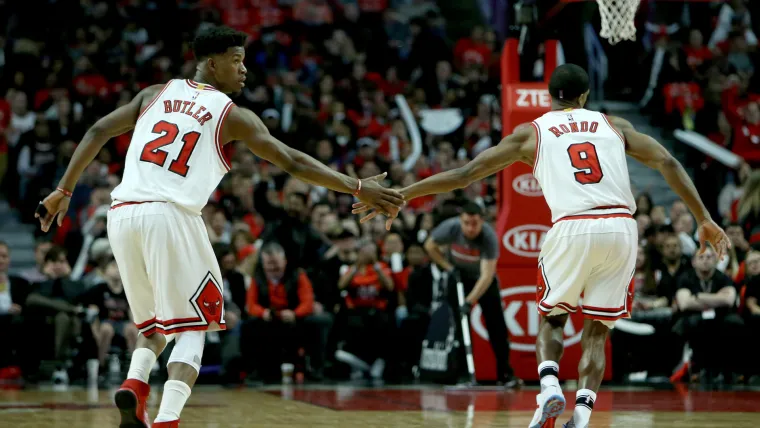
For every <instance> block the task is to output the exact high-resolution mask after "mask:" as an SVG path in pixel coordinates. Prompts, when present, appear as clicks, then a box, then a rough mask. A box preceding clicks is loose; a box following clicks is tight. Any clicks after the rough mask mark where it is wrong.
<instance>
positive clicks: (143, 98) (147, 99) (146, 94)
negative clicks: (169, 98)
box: [134, 83, 168, 111]
mask: <svg viewBox="0 0 760 428" xmlns="http://www.w3.org/2000/svg"><path fill="white" fill-rule="evenodd" d="M166 85H168V83H159V84H157V85H150V86H148V87H147V88H145V89H143V90H142V91H140V92H138V93H137V95H135V98H134V101H136V102H138V103H139V104H140V111H142V110H143V109H145V108H146V107H148V105H150V103H151V102H152V101H153V99H154V98H156V96H158V94H159V93H160V92H161V91H162V90H163V89H164V87H166Z"/></svg>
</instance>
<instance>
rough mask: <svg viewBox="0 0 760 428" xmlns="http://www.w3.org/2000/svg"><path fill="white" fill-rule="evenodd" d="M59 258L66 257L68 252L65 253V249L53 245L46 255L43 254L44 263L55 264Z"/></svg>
mask: <svg viewBox="0 0 760 428" xmlns="http://www.w3.org/2000/svg"><path fill="white" fill-rule="evenodd" d="M61 256H63V257H66V256H68V252H67V251H66V249H65V248H63V247H61V246H58V245H55V246H53V247H52V248H51V249H50V250H49V251H48V252H47V253H45V263H48V262H57V261H58V259H60V258H61Z"/></svg>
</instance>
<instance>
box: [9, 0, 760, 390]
mask: <svg viewBox="0 0 760 428" xmlns="http://www.w3.org/2000/svg"><path fill="white" fill-rule="evenodd" d="M35 5H36V2H34V1H29V2H10V3H8V4H5V5H4V6H2V7H4V8H5V10H4V12H7V13H5V14H4V16H6V17H8V19H7V23H6V24H7V25H6V26H5V29H4V30H5V31H4V34H3V36H0V82H2V84H0V87H2V88H6V89H5V93H4V94H3V95H4V97H3V99H2V100H0V182H1V183H2V190H3V193H4V197H5V198H6V199H7V200H8V201H9V202H10V203H11V204H12V205H13V206H14V207H16V208H17V209H18V211H19V212H20V214H21V217H22V220H23V221H26V222H33V210H34V208H35V206H36V204H37V201H38V200H39V198H40V197H41V196H44V195H45V194H47V192H49V190H50V189H51V188H52V187H53V186H54V184H55V183H57V181H58V179H59V178H60V177H61V175H62V174H63V171H64V169H65V167H66V165H67V163H68V161H69V160H70V159H71V156H72V153H73V151H74V149H75V147H76V142H77V141H78V140H79V139H80V138H81V136H82V135H83V133H84V131H85V130H86V129H87V127H88V126H90V125H91V124H92V123H94V121H95V120H97V119H98V118H99V117H101V116H103V115H105V114H106V113H108V112H109V111H111V110H112V109H113V108H115V107H118V106H120V105H123V104H124V103H126V102H128V101H129V100H130V99H131V98H132V96H134V94H136V93H137V91H139V90H140V89H141V88H143V87H145V86H147V85H149V84H153V83H157V82H163V81H166V80H169V79H171V78H175V77H178V76H179V77H186V78H192V76H193V74H194V60H193V57H192V53H191V52H190V49H189V46H190V41H191V40H192V38H193V36H194V34H195V33H196V32H197V31H198V30H199V29H202V28H205V27H207V26H209V25H217V24H226V25H230V26H232V27H234V28H237V29H239V30H241V31H245V32H247V33H249V34H251V39H250V43H249V44H248V45H247V46H246V57H247V59H246V64H247V66H248V69H249V76H248V81H247V82H246V88H245V89H244V91H243V92H242V93H241V94H239V95H238V96H236V97H235V102H236V103H237V104H238V105H241V106H244V107H248V108H250V109H252V110H253V111H255V112H256V113H257V114H259V115H260V116H261V117H262V119H263V120H264V123H265V124H266V125H267V127H268V128H269V129H270V131H271V132H272V134H274V135H275V136H276V137H278V138H279V139H281V140H282V141H284V142H286V143H287V144H289V145H291V146H293V147H296V148H298V149H301V150H304V151H306V152H308V153H310V154H312V155H313V156H314V157H315V158H317V159H319V160H321V161H322V162H324V163H325V164H327V165H330V166H332V167H333V168H336V169H338V170H340V171H343V172H345V173H347V174H350V175H353V176H357V177H369V176H374V175H376V174H378V173H380V172H383V171H388V173H389V175H388V179H387V184H388V185H390V186H405V185H408V184H409V183H411V182H414V181H416V180H419V179H422V178H425V177H427V176H430V175H431V174H435V173H437V172H440V171H444V170H447V169H450V168H453V167H456V166H459V165H462V164H463V163H464V162H467V160H468V159H470V158H472V157H473V156H474V155H476V154H477V153H478V152H480V151H482V150H483V149H484V148H487V147H488V146H489V145H491V144H492V142H494V141H498V138H499V137H500V135H501V125H500V121H499V117H500V113H499V111H498V106H496V105H495V103H494V102H493V100H494V99H495V98H498V96H495V95H496V94H498V64H499V58H498V56H499V51H498V43H497V39H496V35H495V33H494V32H493V31H490V30H487V29H484V28H480V27H475V28H473V30H472V34H471V35H470V36H468V37H464V38H462V39H460V40H458V41H456V43H453V42H452V41H451V40H449V39H448V38H447V34H446V30H445V22H444V20H443V19H442V17H441V14H440V11H439V10H438V7H437V6H436V4H435V2H434V1H430V0H390V1H386V0H358V1H353V0H342V1H332V0H331V1H328V0H302V1H285V0H279V1H276V0H252V1H242V0H240V1H237V0H218V1H213V0H203V1H200V0H199V1H194V0H180V1H177V2H153V1H138V0H125V1H119V2H111V1H98V0H86V1H85V0H83V1H81V2H79V4H78V5H74V6H71V5H69V4H67V5H65V6H64V5H63V4H62V3H61V2H58V3H56V2H52V3H46V4H45V7H46V8H48V10H49V13H48V14H46V15H45V16H44V17H43V18H42V22H41V21H40V16H39V14H38V13H37V11H36V10H35ZM2 7H0V10H3V9H2ZM58 8H60V9H61V10H59V9H58ZM63 9H65V11H64V10H63ZM57 12H60V13H64V12H65V13H66V16H68V17H69V19H65V20H61V19H55V17H56V16H57ZM716 12H719V15H718V14H717V13H716V14H715V16H718V19H717V25H716V27H715V29H713V28H712V26H711V25H710V26H707V27H705V28H697V27H695V28H689V29H688V31H684V32H683V33H684V41H685V43H682V44H678V43H676V41H674V40H675V39H676V37H673V36H672V35H670V36H667V37H666V36H662V37H659V38H658V39H657V41H656V43H657V46H663V47H666V48H667V52H668V53H667V55H666V57H665V58H666V59H665V60H664V61H663V60H662V58H661V59H660V61H661V62H662V64H661V67H662V72H660V73H658V74H657V75H656V76H655V79H656V80H657V81H656V82H654V83H655V85H656V87H657V88H658V92H657V94H658V95H657V97H656V98H655V100H656V101H652V103H656V102H659V101H662V105H663V106H664V107H662V108H663V109H665V110H667V111H668V112H670V113H672V114H671V115H670V116H668V117H671V118H676V119H675V122H671V125H673V127H686V128H689V129H696V130H698V131H700V132H703V133H704V134H705V135H707V136H709V137H710V138H711V139H713V141H715V142H717V143H719V144H723V145H725V146H727V147H729V148H731V149H732V150H733V151H734V152H736V153H737V154H740V155H741V156H743V157H744V159H745V160H746V162H745V164H743V165H742V167H741V168H739V169H738V170H736V171H730V170H726V169H723V168H721V167H720V166H718V165H717V163H716V162H714V161H711V160H710V159H702V158H699V159H697V162H696V163H695V164H693V165H692V166H695V167H696V168H698V169H699V168H702V173H703V175H706V176H708V177H709V179H706V180H699V176H697V181H698V185H699V187H700V191H701V193H702V194H703V195H704V196H705V200H706V203H707V204H708V206H709V207H710V209H711V211H712V212H713V213H714V217H715V218H717V219H721V220H722V221H723V222H724V224H725V225H726V227H727V232H728V233H729V236H730V237H731V241H732V248H731V251H730V254H729V255H728V257H726V258H725V259H723V260H717V257H716V255H715V254H714V253H713V252H711V251H708V252H706V253H703V254H698V252H697V248H698V245H697V243H696V241H695V236H694V233H695V230H696V226H697V225H695V223H694V219H693V217H691V215H690V214H689V213H688V211H687V209H686V207H685V205H684V204H683V203H682V202H680V201H677V202H675V203H674V204H673V205H672V206H670V207H664V206H656V205H653V203H652V201H651V198H649V197H647V196H646V195H645V194H642V195H639V197H638V198H637V205H638V209H637V212H636V220H637V222H638V224H639V232H640V236H641V247H640V253H639V260H638V262H637V268H636V273H635V278H634V279H635V291H636V298H635V303H634V305H635V311H634V321H636V322H640V323H646V324H650V325H652V326H654V327H655V334H653V335H650V336H636V335H630V334H627V333H626V332H625V331H618V332H616V333H615V334H614V335H613V340H615V341H616V346H615V349H616V351H615V352H616V358H615V360H614V362H615V367H616V368H615V373H616V374H620V375H621V376H622V375H626V374H629V373H633V372H641V371H648V372H649V374H650V376H670V375H671V374H672V373H673V370H674V368H676V366H677V365H678V363H679V361H681V356H682V351H683V349H684V345H685V344H688V345H689V347H690V348H691V349H692V351H693V353H694V356H693V358H692V369H693V370H692V373H693V374H695V379H697V378H701V379H707V380H714V379H715V378H716V377H717V378H718V379H719V380H723V381H741V380H742V379H748V378H749V377H751V376H752V375H758V374H760V373H754V372H753V368H754V366H753V365H752V364H749V363H748V361H746V358H744V357H742V355H743V354H742V352H741V351H740V350H738V349H736V350H735V351H732V350H731V349H732V348H731V346H733V347H734V348H735V347H736V346H737V344H738V343H740V341H739V338H740V337H741V338H746V337H749V336H752V335H756V334H757V331H759V330H758V327H760V305H759V303H758V299H760V247H758V245H759V244H758V243H760V172H758V171H753V169H752V168H753V167H756V166H758V165H759V164H758V163H757V161H758V159H760V154H759V153H760V152H758V153H755V151H757V150H758V149H757V148H756V147H755V145H756V144H758V141H760V137H758V136H755V133H757V134H758V135H760V131H758V132H755V128H756V127H758V126H760V125H758V123H757V122H759V121H760V109H758V103H757V102H758V99H757V98H758V97H757V96H756V95H754V94H756V93H760V90H756V87H757V82H758V80H757V78H756V77H755V76H756V74H754V72H753V71H754V69H755V68H756V67H755V64H756V62H755V59H756V58H755V56H754V47H755V46H756V45H757V39H756V37H755V36H754V33H753V32H752V30H751V28H752V27H751V25H752V23H751V20H750V18H749V12H748V11H747V9H746V7H744V6H743V5H742V2H741V1H732V2H729V3H728V4H726V5H724V6H722V8H721V9H719V10H716ZM168 20H171V21H173V22H182V23H185V24H184V25H183V26H182V27H181V30H182V31H180V28H177V27H176V26H165V25H162V23H165V22H168ZM756 21H757V20H756ZM706 39H707V40H709V42H708V43H707V44H705V41H704V40H706ZM686 40H688V42H686ZM679 47H683V49H682V50H680V49H678V48H679ZM654 62H657V61H654ZM653 75H654V74H653ZM397 94H402V95H404V96H405V97H406V99H407V101H408V102H409V106H410V108H411V110H412V112H413V113H414V114H415V115H416V116H417V117H418V118H419V115H420V113H421V112H423V111H424V110H426V109H436V108H457V109H460V110H461V112H462V115H463V118H464V123H463V125H462V126H460V127H459V129H457V130H456V131H454V132H453V133H451V134H448V135H433V134H432V133H427V132H425V130H424V129H420V131H421V133H422V143H423V147H422V153H421V155H420V156H419V157H417V158H413V156H412V155H411V153H412V142H411V138H410V135H409V132H408V129H407V125H406V123H405V122H404V120H403V119H402V117H401V115H400V112H399V109H398V107H397V105H396V104H395V101H394V96H395V95H397ZM756 116H757V117H756ZM758 129H760V128H758ZM130 136H131V135H130V134H125V135H123V136H121V137H118V138H116V139H114V141H112V142H110V143H109V144H107V145H106V147H105V148H104V149H103V151H102V152H101V153H100V154H99V155H98V156H97V158H96V160H95V161H94V162H93V163H92V165H91V166H90V167H89V168H88V169H87V170H86V171H85V172H84V174H83V176H82V178H81V180H80V182H79V184H78V186H77V188H76V189H75V191H74V196H73V198H72V201H71V210H70V212H69V214H68V215H67V216H66V218H65V220H64V224H63V226H62V227H59V228H56V229H55V230H54V231H53V232H51V233H50V234H49V235H44V236H43V235H41V234H39V233H38V235H37V244H36V248H35V259H36V266H35V267H33V268H29V269H26V270H23V271H21V272H14V274H11V272H10V270H9V267H10V265H11V263H10V260H11V259H12V257H13V251H14V249H13V248H9V247H8V245H6V244H3V243H0V335H4V337H3V339H4V340H3V343H4V344H7V345H8V346H4V347H3V348H2V350H0V378H4V377H14V376H19V375H20V374H21V373H23V375H24V376H25V377H27V378H31V379H33V378H35V377H36V376H39V375H40V373H43V372H44V370H41V369H40V367H44V364H42V365H40V362H41V360H42V361H51V362H52V366H51V367H50V369H51V371H52V372H54V373H53V374H54V378H55V379H56V380H57V381H59V382H64V381H65V378H66V376H67V374H71V375H74V376H79V375H82V376H84V375H85V373H74V371H75V370H74V369H75V368H77V367H80V368H81V367H86V365H85V364H77V362H83V361H88V360H89V361H98V362H99V367H100V371H101V372H106V371H108V370H112V369H113V368H114V364H113V359H114V355H118V353H121V355H122V357H124V356H126V355H128V353H129V351H130V350H131V349H132V348H133V347H134V343H135V338H136V336H137V331H136V329H135V328H134V325H133V324H132V323H131V322H130V319H129V318H130V313H129V309H128V305H127V301H126V298H125V295H124V291H123V288H122V285H121V281H120V278H119V273H118V267H117V266H116V264H115V263H114V260H113V256H112V253H111V249H110V247H109V244H108V240H107V238H106V231H105V221H106V212H107V210H108V206H109V205H110V202H111V200H110V196H109V195H110V191H111V190H112V189H113V188H114V187H115V186H116V185H118V183H119V181H120V176H121V169H122V168H123V163H122V160H123V159H124V156H125V153H126V150H127V148H128V146H129V141H130ZM756 140H757V141H756ZM233 149H236V150H234V154H233V157H232V162H233V168H232V172H231V173H230V174H228V176H227V177H226V178H225V180H224V181H223V182H222V183H221V185H220V187H219V189H218V191H217V192H216V193H215V194H214V195H213V197H212V200H211V201H210V203H209V204H208V206H207V207H206V208H205V209H204V210H203V213H202V217H203V219H204V221H205V223H206V225H207V229H208V233H209V237H210V239H211V241H212V243H213V244H214V249H215V252H216V254H217V257H218V260H219V263H220V266H221V269H222V273H223V280H224V289H225V301H226V308H227V311H226V321H227V325H228V330H229V331H226V332H223V333H214V334H210V335H209V338H208V339H209V340H208V342H209V346H208V347H207V352H206V355H205V357H204V358H206V359H207V360H206V361H204V364H206V363H209V362H211V363H212V364H213V363H214V362H218V363H219V364H220V365H221V367H222V371H221V374H222V375H224V376H227V378H228V379H229V380H230V381H237V380H239V379H240V375H241V373H244V374H254V375H256V376H257V377H258V378H260V379H262V380H266V381H269V380H273V379H272V377H273V376H275V377H279V375H280V370H279V367H278V365H279V364H281V363H282V362H290V363H293V364H294V365H296V367H297V370H298V371H299V372H302V373H305V374H306V375H307V376H309V377H311V378H313V379H321V378H323V377H324V376H325V375H329V376H335V377H341V376H344V377H348V376H351V377H355V378H359V377H371V378H383V377H385V378H389V377H390V378H394V377H395V378H403V377H405V376H409V375H410V374H411V373H412V367H413V366H414V365H415V364H416V362H417V359H418V358H419V355H420V346H421V345H420V341H421V340H420V338H421V337H422V336H423V335H424V334H425V330H426V326H427V320H428V318H427V317H429V311H430V306H431V300H432V299H433V297H432V295H431V293H432V292H431V291H430V290H431V289H432V286H431V284H432V281H433V275H432V274H431V273H430V265H429V260H428V258H427V255H426V252H425V250H424V248H423V244H424V242H425V241H426V239H427V238H428V237H429V235H430V233H431V231H432V229H433V228H434V226H435V225H436V224H438V223H439V222H440V221H441V220H442V219H445V218H448V217H451V216H452V215H455V214H456V213H457V207H461V206H462V205H463V203H464V201H465V200H474V201H476V202H477V203H478V204H481V205H483V206H484V207H485V208H486V211H485V212H486V213H487V214H486V217H487V218H486V220H488V221H492V220H493V219H494V215H495V205H494V192H495V181H494V180H493V179H489V180H485V181H484V182H482V183H477V184H474V185H473V186H471V187H469V188H467V189H465V190H463V191H460V192H455V193H453V194H444V195H439V196H436V197H426V198H420V199H418V200H415V201H413V202H412V203H411V204H410V206H409V207H407V209H405V210H404V212H403V215H401V216H400V217H399V218H398V219H397V220H396V222H395V223H394V226H393V229H392V230H391V231H390V232H388V231H386V230H385V228H384V222H383V220H382V219H375V220H374V221H370V222H367V223H365V224H359V223H358V222H357V219H356V218H355V217H354V216H352V215H351V214H350V210H351V203H352V202H353V199H352V198H351V197H350V196H347V195H340V194H335V193H333V192H330V191H326V190H325V189H321V188H314V187H311V186H308V185H306V184H304V183H301V182H298V181H296V180H293V179H290V178H288V176H287V175H286V174H284V173H283V172H282V171H280V170H278V169H277V168H275V167H273V166H272V165H269V164H266V163H264V162H263V161H261V160H260V159H257V158H256V157H255V156H254V155H253V154H251V153H250V152H249V151H247V150H246V149H244V148H234V147H233ZM410 159H411V160H412V162H410ZM715 177H719V179H718V180H716V179H715ZM716 183H717V187H716ZM410 284H414V286H410ZM16 326H24V327H25V329H24V330H22V329H19V328H13V327H16ZM21 331H35V332H40V334H39V337H38V338H35V340H34V341H33V342H30V341H28V340H24V338H22V337H20V332H21ZM48 337H49V340H47V339H46V338H48ZM638 341H647V343H646V344H645V346H639V343H638ZM392 343H397V344H399V345H398V346H390V345H391V344H392ZM217 345H218V346H217ZM263 349H265V350H263ZM718 351H719V352H718ZM116 358H117V360H118V358H119V357H118V356H117V357H116ZM343 363H345V364H343ZM632 363H635V364H632ZM117 366H118V364H117ZM3 367H5V368H3ZM80 372H81V369H80Z"/></svg>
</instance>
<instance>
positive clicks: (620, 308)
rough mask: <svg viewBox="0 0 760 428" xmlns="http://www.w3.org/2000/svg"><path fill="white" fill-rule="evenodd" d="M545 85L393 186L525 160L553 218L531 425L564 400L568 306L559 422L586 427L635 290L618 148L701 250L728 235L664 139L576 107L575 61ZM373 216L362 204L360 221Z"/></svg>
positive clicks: (447, 184) (582, 96)
mask: <svg viewBox="0 0 760 428" xmlns="http://www.w3.org/2000/svg"><path fill="white" fill-rule="evenodd" d="M549 92H550V94H551V96H552V111H551V112H549V113H546V114H545V115H543V116H541V117H540V118H538V119H536V120H535V121H534V122H532V123H530V124H523V125H520V126H519V127H518V128H517V129H516V130H515V132H514V134H512V135H509V136H507V137H506V138H504V139H503V140H502V141H501V142H500V143H499V145H497V146H496V147H492V148H490V149H488V150H486V151H484V152H483V153H481V154H480V155H479V156H478V157H476V158H475V159H473V160H472V161H471V162H469V163H468V164H467V165H465V166H463V167H461V168H457V169H454V170H451V171H447V172H443V173H440V174H437V175H434V176H432V177H429V178H427V179H425V180H423V181H420V182H418V183H415V184H413V185H411V186H409V187H407V188H405V189H402V190H401V193H402V194H403V195H404V198H405V199H406V200H407V201H409V200H412V199H414V198H417V197H420V196H424V195H429V194H433V193H444V192H450V191H452V190H454V189H461V188H464V187H467V186H469V185H470V184H471V183H472V182H474V181H477V180H481V179H483V178H486V177H488V176H489V175H491V174H493V173H495V172H497V171H499V170H501V169H503V168H505V167H507V166H509V165H511V164H512V163H513V162H516V161H522V162H525V163H527V164H529V165H533V174H534V176H535V177H536V179H537V180H538V182H539V184H540V185H541V188H542V189H543V193H544V197H545V198H546V202H547V204H548V205H549V208H550V209H551V213H552V222H553V223H554V226H553V227H552V229H551V230H550V231H549V233H548V234H547V236H546V240H545V242H544V244H543V247H542V249H541V254H540V256H539V262H538V285H537V289H538V293H537V296H536V300H537V305H538V311H539V313H540V314H541V315H542V319H541V325H540V328H539V334H538V338H537V341H536V356H537V359H538V363H539V366H538V372H539V375H540V377H541V393H540V394H539V395H538V397H537V402H538V408H537V409H536V413H535V415H534V418H533V420H532V421H531V422H530V427H531V428H539V427H544V428H549V427H553V426H554V423H555V421H556V417H557V416H559V415H560V414H561V413H562V412H563V411H564V409H565V398H564V396H563V394H562V391H561V390H560V386H559V381H558V378H557V375H558V373H559V364H558V363H559V360H560V358H561V357H562V352H563V343H562V339H563V328H564V326H565V323H566V322H567V318H568V316H569V313H575V312H577V311H581V312H582V313H583V314H584V316H585V318H586V320H585V322H584V325H583V336H582V339H581V345H582V347H583V356H582V357H581V362H580V365H579V367H578V372H579V375H580V379H579V390H578V392H577V395H576V407H575V411H574V413H573V416H572V418H571V419H570V422H568V423H567V424H566V425H565V426H566V427H568V428H569V427H573V428H574V427H578V428H586V427H588V423H589V419H590V416H591V410H592V409H593V406H594V400H595V399H596V391H597V390H598V389H599V386H600V384H601V382H602V378H603V376H604V367H605V354H604V344H605V342H606V340H607V335H608V333H609V330H610V328H611V327H612V326H613V324H614V322H615V320H617V319H619V318H627V317H629V316H630V311H631V303H632V299H633V292H632V290H631V289H630V287H631V285H632V277H633V273H634V268H635V263H636V252H637V249H638V236H637V228H636V222H635V221H634V220H633V217H632V214H633V213H634V211H635V210H636V206H635V202H634V198H633V195H632V194H631V186H630V179H629V176H628V167H627V164H626V154H627V155H629V156H631V157H633V158H634V159H636V160H638V161H639V162H642V163H643V164H645V165H647V166H649V167H651V168H655V169H657V170H659V171H660V173H662V175H663V177H664V178H665V180H666V181H667V183H668V184H669V185H670V187H671V188H672V189H673V190H674V191H675V193H676V194H677V195H678V196H680V197H681V199H683V201H684V202H685V203H686V205H688V207H689V209H690V210H691V212H692V214H694V217H695V218H696V219H697V221H698V222H699V231H698V233H699V239H700V245H701V251H704V250H705V249H706V246H705V243H706V242H709V243H710V245H712V247H713V248H715V249H716V250H717V251H718V253H719V254H720V255H721V256H722V254H723V253H724V252H725V251H726V248H727V246H728V245H729V240H728V237H727V236H726V234H725V233H724V232H723V230H722V229H721V228H720V227H719V226H718V225H717V224H715V222H713V221H712V219H711V218H710V214H709V213H708V212H707V209H705V207H704V205H703V204H702V201H701V199H700V198H699V195H698V194H697V191H696V189H695V188H694V185H693V184H692V182H691V179H690V178H689V176H688V175H687V174H686V172H685V171H684V169H683V167H682V166H681V164H680V163H679V162H678V161H677V160H676V159H675V158H674V157H673V156H671V154H670V153H668V151H667V150H666V149H665V148H664V147H662V146H661V145H660V144H659V143H658V142H657V141H655V140H654V139H652V138H651V137H649V136H647V135H644V134H641V133H639V132H637V131H636V130H635V129H634V128H633V126H632V125H631V124H630V123H629V122H628V121H626V120H624V119H620V118H616V117H609V118H608V117H606V116H605V115H604V114H602V113H599V112H595V111H590V110H586V109H584V108H583V106H584V105H585V103H586V100H587V99H588V94H589V86H588V76H587V74H586V72H585V71H584V70H583V69H582V68H580V67H578V66H577V65H572V64H565V65H562V66H560V67H557V69H556V71H555V72H554V73H553V74H552V77H551V80H550V82H549ZM354 208H355V209H354V212H355V213H360V212H364V211H368V210H369V207H367V206H366V204H362V203H359V204H356V205H355V206H354ZM375 215H377V212H373V213H370V214H369V215H368V216H367V217H365V218H364V219H362V221H366V219H367V218H372V217H374V216H375ZM391 221H392V219H389V220H388V226H389V225H390V222H391ZM581 294H583V302H582V303H580V296H581Z"/></svg>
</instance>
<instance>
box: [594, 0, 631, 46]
mask: <svg viewBox="0 0 760 428" xmlns="http://www.w3.org/2000/svg"><path fill="white" fill-rule="evenodd" d="M640 1H641V0H596V2H597V4H599V13H600V14H601V15H602V31H601V33H600V34H601V36H602V37H604V38H605V39H607V41H609V42H610V44H611V45H614V44H617V43H618V42H620V41H622V40H636V25H635V24H634V18H635V17H636V10H637V9H638V8H639V2H640Z"/></svg>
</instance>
